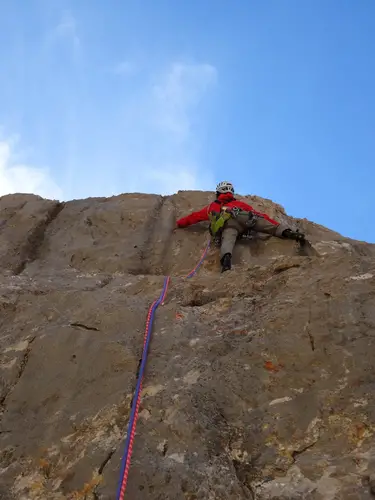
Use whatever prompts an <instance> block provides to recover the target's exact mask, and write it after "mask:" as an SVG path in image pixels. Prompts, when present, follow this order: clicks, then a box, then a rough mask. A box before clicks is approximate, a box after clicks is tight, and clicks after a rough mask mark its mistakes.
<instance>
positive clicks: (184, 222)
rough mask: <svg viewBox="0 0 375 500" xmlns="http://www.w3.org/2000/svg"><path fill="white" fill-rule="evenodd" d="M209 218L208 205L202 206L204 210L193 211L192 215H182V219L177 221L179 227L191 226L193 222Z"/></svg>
mask: <svg viewBox="0 0 375 500" xmlns="http://www.w3.org/2000/svg"><path fill="white" fill-rule="evenodd" d="M206 220H209V219H208V209H207V207H204V208H202V210H198V211H197V212H193V213H191V214H190V215H187V216H186V217H182V218H181V219H178V221H177V222H176V224H177V227H181V228H183V227H187V226H190V225H191V224H197V223H198V222H203V221H206Z"/></svg>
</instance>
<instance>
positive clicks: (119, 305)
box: [0, 192, 375, 500]
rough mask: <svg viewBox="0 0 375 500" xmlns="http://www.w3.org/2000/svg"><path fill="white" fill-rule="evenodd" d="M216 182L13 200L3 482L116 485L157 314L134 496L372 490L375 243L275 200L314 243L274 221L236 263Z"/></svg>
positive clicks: (5, 288) (302, 495)
mask: <svg viewBox="0 0 375 500" xmlns="http://www.w3.org/2000/svg"><path fill="white" fill-rule="evenodd" d="M212 197H213V193H205V192H179V193H178V194H176V195H174V196H170V197H161V196H156V195H145V194H129V195H121V196H116V197H112V198H108V199H106V198H92V199H87V200H78V201H72V202H68V203H59V202H56V201H50V200H44V199H42V198H39V197H37V196H32V195H9V196H4V197H2V198H0V499H4V500H6V499H8V500H41V499H46V500H49V499H50V500H63V499H69V500H77V499H87V500H89V499H90V500H91V499H92V500H112V499H114V498H116V489H117V482H118V479H119V471H120V462H121V456H122V453H123V445H124V438H125V434H126V430H127V423H128V419H129V414H130V403H131V400H132V396H133V391H134V388H135V383H136V378H135V376H136V371H137V367H138V362H139V359H140V356H141V352H142V345H143V333H144V328H145V321H146V315H147V311H148V308H149V306H150V305H151V303H152V302H153V301H154V300H155V299H156V298H157V297H158V296H159V294H160V291H161V288H162V285H163V279H164V276H165V275H170V276H171V283H170V287H169V291H168V295H167V298H166V300H165V303H164V305H163V306H160V307H159V309H158V310H157V313H156V321H155V324H154V329H153V336H152V341H151V346H150V352H149V358H148V363H147V368H146V374H145V380H144V387H143V393H142V402H141V407H140V417H139V422H138V426H137V434H136V438H135V445H134V451H133V457H132V464H131V468H130V475H129V483H128V488H127V493H126V499H127V500H138V499H145V500H164V499H165V500H167V499H171V500H219V499H220V500H235V499H236V500H237V499H239V500H240V499H257V500H284V499H285V500H286V499H289V500H300V499H306V500H357V499H360V500H362V499H363V500H367V499H370V498H374V496H373V493H372V491H375V490H374V474H375V469H374V465H375V437H374V431H375V402H374V391H375V370H374V358H373V355H375V245H370V244H367V243H364V242H358V241H354V240H350V239H348V238H345V237H343V236H341V235H339V234H337V233H334V232H333V231H330V230H328V229H326V228H324V227H322V226H318V225H316V224H314V223H312V222H309V221H307V220H305V219H303V220H301V219H293V218H292V217H290V216H288V215H287V214H286V213H285V211H284V209H283V208H282V207H281V206H279V205H276V204H274V203H272V202H271V201H269V200H264V199H261V198H257V197H247V200H248V201H249V202H250V203H251V204H252V205H253V206H254V207H255V208H257V209H259V210H261V211H265V212H267V213H268V214H269V215H270V216H272V217H274V218H276V219H278V220H280V221H284V222H288V223H289V224H290V225H291V226H292V227H293V228H296V227H299V228H300V229H301V230H303V231H305V232H306V234H307V236H308V238H309V240H310V241H311V243H312V247H311V248H310V249H309V250H308V251H306V252H301V251H300V250H299V248H298V245H296V244H295V243H294V242H291V241H286V240H285V241H284V240H279V239H276V238H270V237H269V236H267V235H259V236H258V237H254V238H253V239H252V240H250V241H248V240H246V241H241V242H240V243H239V244H238V245H237V247H236V251H235V254H234V268H233V270H232V271H231V272H227V273H224V274H222V275H221V274H220V272H219V271H220V268H219V259H218V252H217V250H216V249H215V248H214V247H213V248H211V249H210V251H209V254H208V256H207V258H206V259H205V261H204V264H203V265H202V267H201V268H200V270H199V272H198V274H197V275H196V276H195V277H193V278H192V279H189V280H188V279H186V275H187V274H188V273H189V272H190V271H191V269H193V268H194V267H195V265H196V263H197V262H198V260H199V258H200V255H201V253H202V251H203V249H204V247H205V245H206V242H207V238H208V233H207V224H199V225H197V226H193V227H190V228H188V229H185V230H177V231H173V228H174V224H175V221H176V218H177V217H180V216H181V215H183V214H186V213H188V212H189V211H191V210H195V209H199V208H201V207H202V206H203V205H204V204H205V203H207V202H208V201H210V200H211V199H212Z"/></svg>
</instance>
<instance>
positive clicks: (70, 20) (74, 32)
mask: <svg viewBox="0 0 375 500" xmlns="http://www.w3.org/2000/svg"><path fill="white" fill-rule="evenodd" d="M53 33H54V36H55V38H65V39H68V40H70V41H71V42H72V43H73V45H74V48H75V49H76V50H78V49H79V48H80V46H81V40H80V37H79V36H78V29H77V21H76V18H75V17H74V16H73V14H72V13H71V12H70V11H69V10H66V11H64V12H63V13H62V14H61V19H60V21H59V23H58V24H57V26H56V27H55V28H54V30H53Z"/></svg>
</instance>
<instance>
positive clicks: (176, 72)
mask: <svg viewBox="0 0 375 500" xmlns="http://www.w3.org/2000/svg"><path fill="white" fill-rule="evenodd" d="M216 78H217V71H216V69H215V68H214V67H213V66H211V65H210V64H190V65H186V64H181V63H175V64H173V65H172V67H171V68H170V70H169V71H168V72H167V74H166V75H165V76H163V78H162V81H161V82H160V83H158V84H156V85H154V86H153V89H152V92H153V95H154V97H155V100H156V111H157V114H156V117H155V118H156V120H157V124H158V125H159V126H160V127H162V128H164V129H165V131H166V133H168V134H171V133H172V134H174V135H175V138H176V139H178V140H185V139H187V138H188V135H189V134H190V133H191V129H190V126H191V116H190V113H191V112H192V111H193V110H194V108H195V107H196V106H197V105H198V104H199V102H200V101H201V99H202V98H203V95H204V93H205V92H206V91H207V90H208V88H209V87H210V86H211V85H212V84H213V83H215V82H216Z"/></svg>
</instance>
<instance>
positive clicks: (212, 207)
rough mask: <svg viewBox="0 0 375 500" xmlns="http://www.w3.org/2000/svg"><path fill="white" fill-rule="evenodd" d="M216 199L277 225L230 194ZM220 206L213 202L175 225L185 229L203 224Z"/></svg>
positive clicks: (221, 195) (218, 210)
mask: <svg viewBox="0 0 375 500" xmlns="http://www.w3.org/2000/svg"><path fill="white" fill-rule="evenodd" d="M217 199H218V200H219V201H221V202H222V205H225V206H226V207H238V208H240V209H241V210H246V211H248V212H253V213H254V214H256V215H261V216H262V217H263V218H264V219H266V220H268V221H269V222H271V223H272V224H275V226H277V225H278V224H279V223H278V222H276V221H275V220H273V219H271V218H270V217H268V215H266V214H262V213H261V212H257V211H256V210H255V209H254V208H253V207H252V206H251V205H248V204H247V203H245V202H243V201H239V200H236V198H235V197H234V196H233V195H232V194H231V193H225V194H220V195H219V196H218V198H217ZM222 205H221V204H220V203H218V202H217V201H216V200H215V201H213V202H212V203H210V204H209V205H207V206H205V207H204V208H202V209H201V210H198V212H193V213H191V214H190V215H187V216H186V217H182V218H181V219H179V220H178V221H177V223H176V224H177V226H178V227H187V226H190V225H191V224H196V223H197V222H203V221H206V220H209V217H208V214H209V212H212V211H215V212H220V209H221V207H222Z"/></svg>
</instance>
